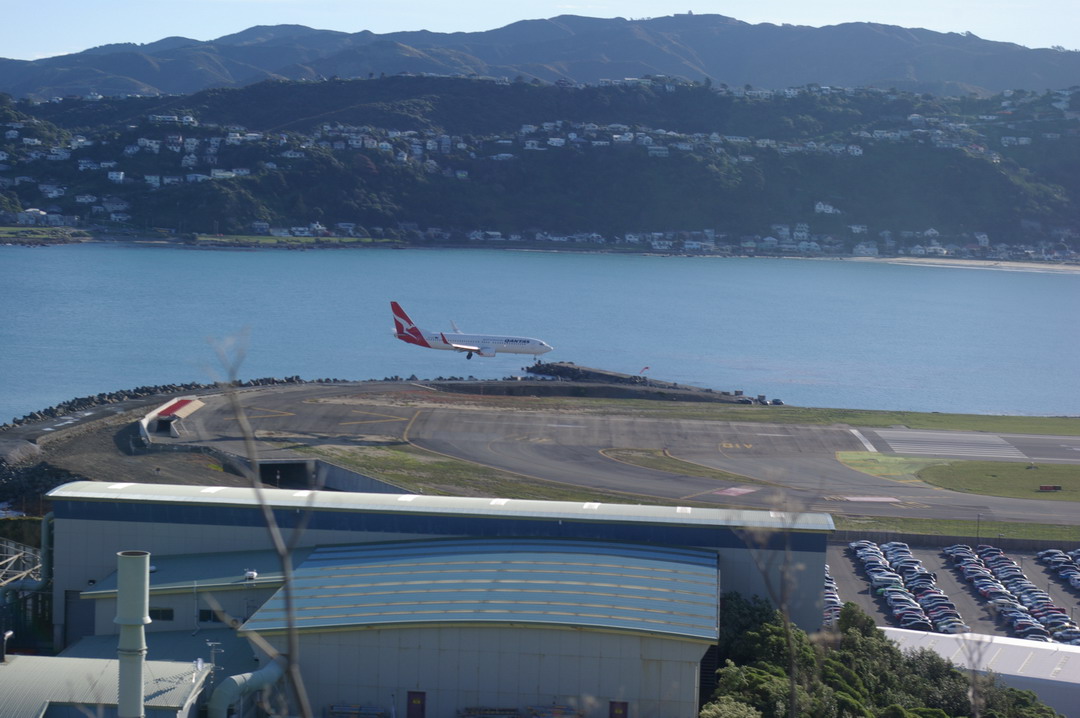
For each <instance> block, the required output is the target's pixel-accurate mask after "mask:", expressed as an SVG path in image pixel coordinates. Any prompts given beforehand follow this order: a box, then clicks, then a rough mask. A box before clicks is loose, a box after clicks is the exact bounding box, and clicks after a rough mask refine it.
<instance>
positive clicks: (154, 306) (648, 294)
mask: <svg viewBox="0 0 1080 718" xmlns="http://www.w3.org/2000/svg"><path fill="white" fill-rule="evenodd" d="M392 299H396V300H397V301H399V302H400V303H401V304H402V305H403V306H404V308H405V309H406V310H407V311H408V312H409V314H410V315H411V317H412V319H413V320H414V321H415V322H416V323H417V324H418V325H420V326H421V327H424V328H432V329H440V330H449V329H450V328H451V325H450V321H451V320H453V321H456V323H457V324H458V326H459V327H460V328H461V329H462V331H466V332H470V331H471V332H480V333H505V334H516V335H524V336H532V337H537V338H541V339H544V340H545V341H547V342H548V343H549V344H552V345H553V346H554V347H555V351H553V352H551V353H550V354H547V355H545V357H544V359H545V360H551V361H556V360H561V361H572V362H575V363H577V364H582V365H587V366H596V367H602V368H606V369H612V370H615V371H622V372H628V373H638V372H641V371H642V370H643V369H644V368H645V367H648V369H644V371H645V373H646V375H647V376H653V377H656V378H658V379H665V380H669V381H677V382H679V383H684V384H692V385H696V386H706V387H712V388H714V389H718V390H733V389H741V390H743V391H744V392H745V393H747V394H749V395H757V394H765V395H767V396H768V397H770V398H773V397H778V398H781V399H783V400H784V401H785V402H787V403H789V404H797V405H804V406H831V407H846V408H867V409H908V410H917V411H959V412H973V413H991V414H1031V415H1062V414H1068V415H1077V414H1080V371H1078V369H1080V328H1078V325H1077V321H1076V314H1077V309H1078V308H1080V274H1054V273H1042V272H1010V271H991V270H974V269H957V268H942V267H926V266H900V265H890V264H885V263H879V262H851V261H839V260H836V261H806V260H793V259H792V260H786V259H746V258H705V257H702V258H690V257H656V256H622V255H600V254H563V253H542V252H515V251H500V250H410V251H394V250H352V251H349V250H341V251H337V250H325V251H308V252H293V251H274V250H267V251H212V250H187V249H173V248H144V247H136V246H128V245H112V244H95V245H67V246H60V247H52V248H48V249H31V248H25V247H11V246H5V247H0V302H2V310H0V420H7V419H9V418H10V417H13V416H21V415H23V414H25V413H26V412H28V411H31V410H35V409H40V408H43V407H46V406H49V405H52V404H55V403H57V402H60V401H63V400H66V399H69V398H72V397H74V396H83V395H88V394H96V393H98V392H102V391H112V390H116V389H123V388H129V387H134V386H138V385H144V384H162V383H170V382H183V381H211V380H214V379H217V378H220V377H222V376H223V375H224V373H225V370H224V369H223V367H222V365H221V363H220V361H219V360H218V358H217V350H216V349H215V347H222V346H226V347H228V348H230V349H231V350H235V349H237V348H240V349H242V351H243V354H244V359H243V362H242V364H241V365H240V369H239V374H240V376H241V377H242V378H252V377H262V376H288V375H300V376H302V377H304V378H317V377H335V378H342V379H369V378H376V379H378V378H383V377H387V376H395V375H397V376H403V377H408V376H410V375H413V374H415V375H416V376H418V377H420V378H432V377H436V376H468V375H473V376H476V377H480V378H492V377H494V378H498V377H504V376H509V375H512V374H520V373H521V368H522V367H523V366H524V365H526V364H528V363H530V362H531V361H532V359H531V357H528V356H520V355H499V356H497V357H495V358H492V359H485V358H480V357H477V358H474V359H472V360H471V361H469V360H466V359H465V357H464V355H461V354H456V353H453V352H441V351H432V350H428V349H422V348H419V347H415V346H411V345H407V344H404V343H402V342H399V341H397V340H395V339H394V338H393V337H392V335H391V333H392V322H391V318H390V310H389V302H390V300H392Z"/></svg>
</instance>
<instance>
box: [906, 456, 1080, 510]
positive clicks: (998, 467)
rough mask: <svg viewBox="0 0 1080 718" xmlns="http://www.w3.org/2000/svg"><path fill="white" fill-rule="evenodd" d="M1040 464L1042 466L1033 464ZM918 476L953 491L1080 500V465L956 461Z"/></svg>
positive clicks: (930, 469)
mask: <svg viewBox="0 0 1080 718" xmlns="http://www.w3.org/2000/svg"><path fill="white" fill-rule="evenodd" d="M1032 466H1036V467H1038V468H1031V467H1032ZM918 477H919V478H920V479H921V480H923V481H925V482H926V483H928V484H931V485H933V486H938V487H941V488H943V489H949V490H950V491H962V492H964V493H967V494H982V495H985V496H1004V497H1006V498H1012V499H1051V500H1054V501H1080V466H1072V465H1065V464H1028V463H1015V462H1003V461H954V462H950V463H948V464H944V465H939V466H928V467H926V468H924V469H922V470H920V471H919V473H918ZM1042 485H1051V486H1060V487H1061V491H1039V486H1042Z"/></svg>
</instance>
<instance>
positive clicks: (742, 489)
mask: <svg viewBox="0 0 1080 718" xmlns="http://www.w3.org/2000/svg"><path fill="white" fill-rule="evenodd" d="M755 491H760V488H759V487H753V488H751V487H748V486H732V487H731V488H729V489H720V490H719V491H714V492H713V493H714V494H719V495H720V496H742V495H743V494H752V493H754V492H755Z"/></svg>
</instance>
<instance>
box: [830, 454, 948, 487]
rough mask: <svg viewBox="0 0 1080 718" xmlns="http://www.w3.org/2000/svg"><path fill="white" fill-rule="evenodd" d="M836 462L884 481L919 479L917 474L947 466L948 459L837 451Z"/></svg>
mask: <svg viewBox="0 0 1080 718" xmlns="http://www.w3.org/2000/svg"><path fill="white" fill-rule="evenodd" d="M836 460H837V461H839V462H840V463H841V464H843V465H844V466H846V467H848V468H850V469H855V470H856V471H861V472H863V473H864V474H870V475H872V476H880V477H882V478H884V479H896V480H900V481H903V480H911V481H917V480H920V479H919V472H920V471H923V470H924V469H927V468H929V467H932V466H939V465H943V464H944V465H948V464H949V463H950V462H949V460H948V459H925V458H918V459H917V458H913V457H910V456H892V455H889V454H876V453H871V452H869V451H838V452H836Z"/></svg>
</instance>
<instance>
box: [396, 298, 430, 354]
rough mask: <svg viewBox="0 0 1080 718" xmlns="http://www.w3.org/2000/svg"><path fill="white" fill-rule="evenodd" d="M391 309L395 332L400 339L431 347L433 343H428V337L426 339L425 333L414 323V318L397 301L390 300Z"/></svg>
mask: <svg viewBox="0 0 1080 718" xmlns="http://www.w3.org/2000/svg"><path fill="white" fill-rule="evenodd" d="M390 309H391V311H393V313H394V334H395V335H396V336H397V338H398V339H400V340H401V341H403V342H406V343H408V344H418V345H420V346H422V347H428V348H430V347H431V345H430V344H428V343H427V339H424V333H423V332H421V331H420V329H419V327H417V326H416V325H415V324H413V320H412V319H409V315H408V314H406V313H405V310H404V309H402V308H401V305H400V304H398V303H397V302H390Z"/></svg>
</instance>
